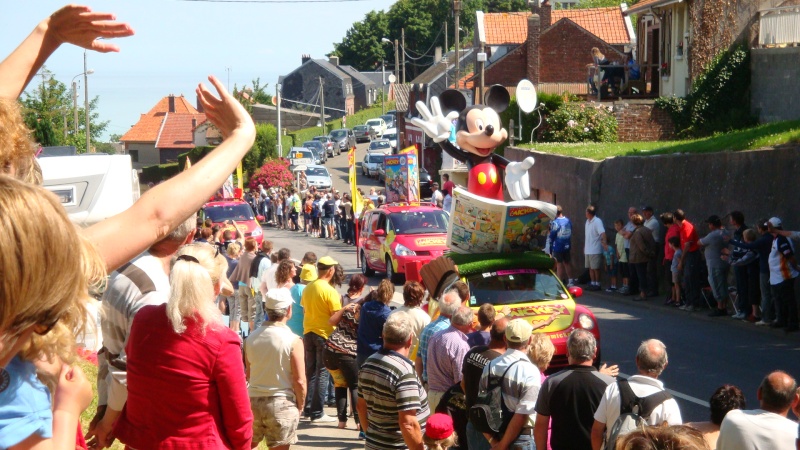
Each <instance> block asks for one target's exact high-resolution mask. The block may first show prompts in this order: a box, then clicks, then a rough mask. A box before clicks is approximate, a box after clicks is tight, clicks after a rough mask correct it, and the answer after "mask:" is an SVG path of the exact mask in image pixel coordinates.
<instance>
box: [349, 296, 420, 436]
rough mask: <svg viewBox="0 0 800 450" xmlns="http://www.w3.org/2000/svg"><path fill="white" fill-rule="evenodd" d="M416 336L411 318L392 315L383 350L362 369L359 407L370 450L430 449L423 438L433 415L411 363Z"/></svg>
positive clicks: (375, 354) (403, 314) (372, 356)
mask: <svg viewBox="0 0 800 450" xmlns="http://www.w3.org/2000/svg"><path fill="white" fill-rule="evenodd" d="M413 334H414V333H413V326H412V323H411V320H410V318H409V316H408V313H406V312H405V311H399V312H396V313H394V314H391V315H390V316H389V318H388V319H386V323H385V324H384V325H383V332H382V335H383V347H382V348H381V349H380V350H378V351H377V352H375V353H374V354H373V355H371V356H370V357H369V358H367V361H366V362H364V365H363V366H362V367H361V371H360V372H359V376H358V403H357V408H358V420H359V422H360V423H361V429H362V430H364V432H365V434H366V446H365V447H366V448H367V449H376V450H377V449H398V450H399V449H405V448H408V449H411V450H423V449H424V445H423V443H422V435H423V433H424V431H425V422H426V420H427V419H428V416H429V415H430V410H429V409H428V396H427V394H426V393H425V389H423V387H422V384H420V382H419V379H418V378H417V376H416V374H415V373H414V363H413V362H411V360H410V359H408V352H409V351H410V350H411V345H412V342H413V340H414V339H413Z"/></svg>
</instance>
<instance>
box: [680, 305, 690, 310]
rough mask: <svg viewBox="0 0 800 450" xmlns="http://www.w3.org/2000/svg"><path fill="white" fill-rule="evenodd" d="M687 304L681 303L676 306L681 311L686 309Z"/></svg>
mask: <svg viewBox="0 0 800 450" xmlns="http://www.w3.org/2000/svg"><path fill="white" fill-rule="evenodd" d="M687 306H689V305H683V304H682V305H680V306H678V309H680V310H681V311H686V308H687Z"/></svg>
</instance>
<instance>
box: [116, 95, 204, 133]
mask: <svg viewBox="0 0 800 450" xmlns="http://www.w3.org/2000/svg"><path fill="white" fill-rule="evenodd" d="M174 98H175V113H176V114H199V113H198V112H197V110H196V109H195V108H194V106H192V104H191V103H189V101H188V100H186V98H185V97H184V96H182V95H181V96H177V97H174ZM169 99H170V96H166V97H164V98H162V99H161V100H159V101H158V103H156V105H155V106H153V107H152V108H151V109H150V111H148V112H147V114H142V115H141V117H140V118H139V121H138V122H136V124H135V125H134V126H132V127H131V129H130V130H128V131H127V132H126V133H125V134H124V135H123V136H122V137H121V138H120V142H156V140H158V133H159V131H160V130H161V126H162V123H163V121H164V117H165V116H166V114H167V112H168V111H169ZM203 117H205V115H203ZM189 128H191V120H190V124H189Z"/></svg>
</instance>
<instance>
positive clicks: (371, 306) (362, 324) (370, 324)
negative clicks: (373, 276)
mask: <svg viewBox="0 0 800 450" xmlns="http://www.w3.org/2000/svg"><path fill="white" fill-rule="evenodd" d="M391 312H392V310H391V309H389V307H388V306H386V305H384V304H383V303H381V302H379V301H377V300H370V301H368V302H366V303H364V304H363V305H362V306H361V316H360V317H359V319H358V339H357V342H358V348H357V353H358V356H361V357H369V356H371V355H372V354H373V353H375V352H377V351H378V350H380V349H381V347H382V346H383V324H384V323H386V319H388V318H389V314H390V313H391Z"/></svg>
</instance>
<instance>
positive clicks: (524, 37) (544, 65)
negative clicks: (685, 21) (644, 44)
mask: <svg viewBox="0 0 800 450" xmlns="http://www.w3.org/2000/svg"><path fill="white" fill-rule="evenodd" d="M626 8H627V6H626V5H625V4H624V3H623V4H622V5H621V6H619V7H608V8H586V9H561V10H552V9H551V7H550V4H549V3H544V4H542V5H541V6H540V5H538V2H532V3H531V11H530V12H527V11H526V12H511V13H482V12H478V20H477V26H478V27H481V26H482V27H483V30H482V31H483V35H484V36H485V40H486V42H485V43H484V45H485V49H486V53H487V61H486V68H485V69H484V77H485V78H484V83H485V85H486V86H489V85H492V84H501V85H503V86H506V87H508V88H513V87H515V86H516V85H517V83H518V82H519V81H520V80H522V79H523V78H527V79H529V80H530V81H531V82H533V83H534V85H535V86H537V89H538V90H539V91H542V92H552V93H561V92H564V91H569V92H572V93H575V94H585V93H586V92H587V90H586V80H587V78H588V73H587V69H586V65H587V64H589V63H591V62H592V57H591V49H592V47H597V48H599V49H600V51H601V52H603V53H604V54H605V55H606V57H607V58H608V59H609V60H610V61H612V62H613V61H618V62H620V63H622V62H624V58H625V55H624V53H625V52H626V51H629V50H630V49H631V48H633V47H634V46H635V43H636V38H635V36H634V34H633V27H632V25H631V21H630V18H629V17H627V16H624V15H623V12H624V11H625V10H626ZM478 35H479V33H476V36H478ZM476 39H477V38H476ZM476 45H480V43H477V42H476ZM474 79H475V78H473V80H474ZM512 91H513V89H512Z"/></svg>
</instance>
